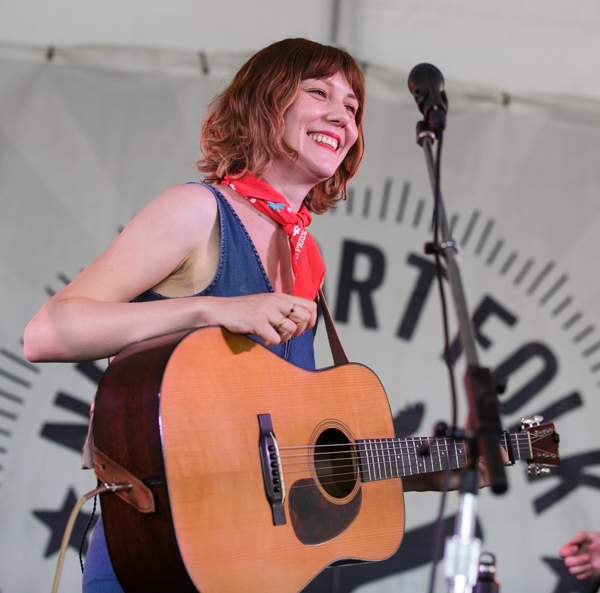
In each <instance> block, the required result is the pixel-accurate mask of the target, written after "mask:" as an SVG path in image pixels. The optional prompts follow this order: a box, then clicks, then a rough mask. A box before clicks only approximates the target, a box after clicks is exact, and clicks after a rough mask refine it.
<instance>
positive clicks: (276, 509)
mask: <svg viewBox="0 0 600 593" xmlns="http://www.w3.org/2000/svg"><path fill="white" fill-rule="evenodd" d="M258 425H259V427H260V437H259V439H258V449H259V451H260V463H261V465H262V473H263V480H264V483H265V493H266V495H267V499H268V501H269V503H270V505H271V511H272V513H273V525H285V524H286V518H285V507H284V506H283V503H284V501H285V485H284V483H283V471H282V468H281V459H280V457H279V448H278V447H277V440H276V439H275V435H274V434H273V424H272V422H271V414H259V415H258Z"/></svg>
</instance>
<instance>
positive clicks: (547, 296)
mask: <svg viewBox="0 0 600 593" xmlns="http://www.w3.org/2000/svg"><path fill="white" fill-rule="evenodd" d="M568 279H569V277H568V276H567V275H566V274H563V275H562V276H561V277H560V278H559V279H558V280H557V281H556V282H555V283H554V284H553V285H552V286H551V287H550V290H548V292H547V293H546V294H545V295H544V296H543V297H542V298H541V299H540V305H545V304H546V303H547V302H548V301H549V300H550V299H551V298H552V297H553V296H554V294H555V293H556V291H557V290H558V289H559V288H561V287H562V286H563V284H564V283H565V282H566V281H567V280H568ZM553 314H554V311H553Z"/></svg>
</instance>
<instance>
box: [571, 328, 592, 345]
mask: <svg viewBox="0 0 600 593" xmlns="http://www.w3.org/2000/svg"><path fill="white" fill-rule="evenodd" d="M595 329H596V328H595V327H594V326H593V325H588V326H587V327H586V328H585V329H584V330H583V331H582V332H580V333H578V334H577V335H576V336H575V337H574V338H573V342H574V343H575V344H578V343H579V342H581V340H583V339H584V338H586V337H587V336H589V335H590V334H591V333H592V332H593V331H594V330H595Z"/></svg>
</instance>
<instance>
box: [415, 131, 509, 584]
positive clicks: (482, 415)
mask: <svg viewBox="0 0 600 593" xmlns="http://www.w3.org/2000/svg"><path fill="white" fill-rule="evenodd" d="M435 140H436V131H435V129H434V128H433V127H432V126H431V124H430V123H428V122H427V121H421V122H419V123H418V124H417V143H418V144H419V145H420V146H421V147H422V148H423V151H424V153H425V160H426V164H427V169H428V172H429V178H430V181H431V187H432V191H433V193H434V199H436V202H437V204H436V206H437V209H438V211H437V220H438V224H439V229H440V231H441V242H440V243H439V245H433V249H436V250H438V251H439V252H440V253H441V254H442V255H443V257H444V260H445V262H446V269H447V272H448V281H449V284H450V290H451V293H452V298H453V302H454V307H455V311H456V316H457V319H458V328H459V336H460V340H461V343H462V346H463V350H464V353H465V357H466V361H467V371H466V373H465V378H464V383H465V390H466V393H467V398H468V401H469V425H470V427H469V428H470V429H471V430H472V431H473V433H474V435H475V440H473V439H471V441H470V442H469V443H467V445H468V446H469V449H470V453H471V458H472V460H473V461H472V464H471V465H470V467H469V468H467V469H466V470H465V472H464V473H463V476H462V480H461V489H460V492H461V499H460V507H459V512H458V515H457V519H456V528H455V534H454V536H453V537H452V538H449V539H448V540H447V542H446V548H445V572H446V578H447V579H448V582H449V584H450V591H451V593H470V592H471V591H472V587H473V586H474V585H475V582H476V581H477V570H478V565H479V552H480V549H481V541H480V540H479V539H477V538H476V537H475V524H476V508H477V489H478V483H477V482H478V474H477V469H476V458H477V453H478V452H481V453H482V454H483V455H484V457H485V461H486V462H487V466H488V471H489V474H490V481H491V486H492V490H493V491H494V492H495V493H497V494H500V493H503V492H505V491H506V490H507V488H508V485H507V482H506V475H505V472H504V462H503V460H502V455H501V453H500V447H499V444H498V443H499V438H500V435H501V432H502V426H501V424H500V418H499V413H498V404H497V389H496V385H495V382H494V380H493V377H492V375H491V372H490V371H489V369H485V368H482V367H480V366H479V359H478V356H477V349H476V346H475V338H474V333H473V329H472V325H471V319H470V316H469V312H468V309H467V302H466V297H465V293H464V290H463V285H462V281H461V278H460V272H459V268H458V262H457V260H456V255H457V251H458V246H457V244H456V243H455V242H454V241H453V240H452V238H451V237H450V232H449V228H448V223H447V218H446V213H445V209H444V204H443V201H442V198H441V191H440V190H439V188H436V175H435V170H436V168H435V164H436V163H435V161H434V157H433V153H432V148H431V147H432V144H433V143H434V142H435ZM436 191H437V196H436ZM454 428H456V427H454Z"/></svg>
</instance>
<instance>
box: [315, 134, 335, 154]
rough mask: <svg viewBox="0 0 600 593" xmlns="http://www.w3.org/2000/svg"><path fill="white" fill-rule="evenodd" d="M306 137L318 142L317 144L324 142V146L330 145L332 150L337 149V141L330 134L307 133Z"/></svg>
mask: <svg viewBox="0 0 600 593" xmlns="http://www.w3.org/2000/svg"><path fill="white" fill-rule="evenodd" d="M308 137H309V138H310V139H311V140H314V141H315V142H319V144H325V145H326V146H331V148H333V150H337V147H338V142H337V140H336V139H335V138H332V137H331V136H325V135H324V134H309V135H308Z"/></svg>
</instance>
